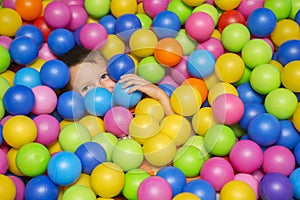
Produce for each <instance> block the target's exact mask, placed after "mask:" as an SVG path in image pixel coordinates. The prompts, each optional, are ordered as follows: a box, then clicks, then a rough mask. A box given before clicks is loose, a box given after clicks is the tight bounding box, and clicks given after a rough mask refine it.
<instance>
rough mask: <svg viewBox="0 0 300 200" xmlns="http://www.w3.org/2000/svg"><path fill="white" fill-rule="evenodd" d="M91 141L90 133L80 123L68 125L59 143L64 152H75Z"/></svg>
mask: <svg viewBox="0 0 300 200" xmlns="http://www.w3.org/2000/svg"><path fill="white" fill-rule="evenodd" d="M90 140H91V137H90V134H89V131H88V130H87V128H85V126H83V125H81V124H80V123H78V122H73V123H70V124H68V125H66V126H65V127H64V128H63V129H62V130H61V131H60V134H59V137H58V141H59V144H60V146H61V148H62V149H63V150H64V151H70V152H75V151H76V149H77V148H78V147H79V146H80V145H81V144H83V143H85V142H88V141H90Z"/></svg>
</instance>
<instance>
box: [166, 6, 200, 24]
mask: <svg viewBox="0 0 300 200" xmlns="http://www.w3.org/2000/svg"><path fill="white" fill-rule="evenodd" d="M200 1H202V0H200ZM167 10H169V11H172V12H174V13H175V14H176V15H177V16H178V17H179V19H180V24H181V25H184V24H185V22H186V20H187V18H188V17H189V16H190V15H191V14H192V8H191V6H190V5H188V2H187V1H170V2H169V3H168V7H167Z"/></svg>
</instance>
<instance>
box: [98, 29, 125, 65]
mask: <svg viewBox="0 0 300 200" xmlns="http://www.w3.org/2000/svg"><path fill="white" fill-rule="evenodd" d="M101 52H102V53H103V55H104V56H105V58H106V59H107V60H109V59H110V58H112V57H113V56H115V55H117V54H124V53H125V44H124V42H123V41H122V40H121V39H120V38H119V37H118V36H116V35H113V34H110V35H108V38H107V41H106V42H105V44H104V46H103V47H102V49H101Z"/></svg>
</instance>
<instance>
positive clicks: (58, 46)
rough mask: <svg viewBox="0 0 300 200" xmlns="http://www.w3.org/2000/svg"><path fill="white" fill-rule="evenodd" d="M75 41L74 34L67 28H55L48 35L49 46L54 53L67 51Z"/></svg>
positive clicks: (59, 53) (58, 53) (60, 53)
mask: <svg viewBox="0 0 300 200" xmlns="http://www.w3.org/2000/svg"><path fill="white" fill-rule="evenodd" d="M75 43H76V42H75V38H74V34H73V33H72V32H71V31H69V30H67V29H65V28H57V29H54V30H53V31H51V33H50V34H49V37H48V46H49V49H50V50H51V52H52V53H53V54H54V55H62V54H65V53H67V52H68V51H69V50H70V49H72V48H73V47H74V46H75Z"/></svg>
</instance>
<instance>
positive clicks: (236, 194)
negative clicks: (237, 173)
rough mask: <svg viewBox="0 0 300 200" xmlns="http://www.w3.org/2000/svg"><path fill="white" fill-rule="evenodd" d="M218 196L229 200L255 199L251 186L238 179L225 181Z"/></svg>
mask: <svg viewBox="0 0 300 200" xmlns="http://www.w3.org/2000/svg"><path fill="white" fill-rule="evenodd" d="M220 197H221V199H230V200H256V196H255V193H254V191H253V189H252V188H251V186H250V185H248V184H247V183H245V182H243V181H240V180H233V181H230V182H227V183H226V184H225V185H224V186H223V188H222V190H221V193H220Z"/></svg>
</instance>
